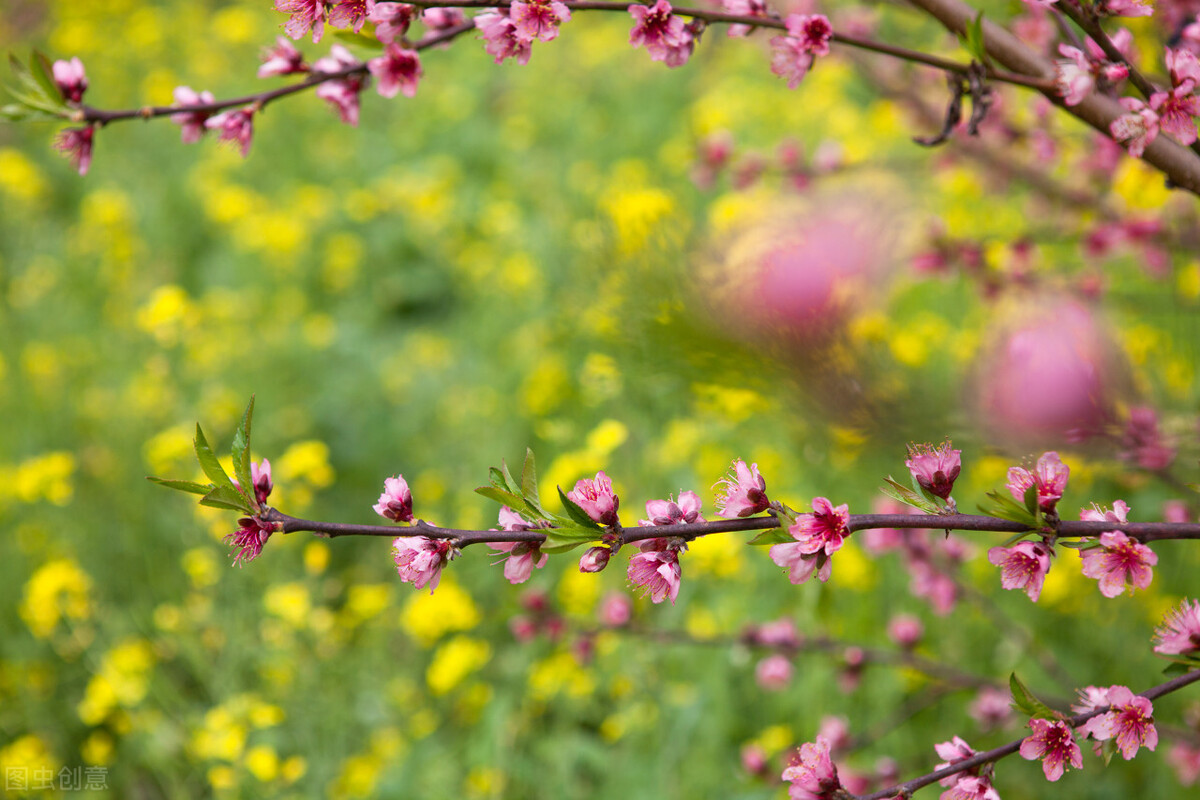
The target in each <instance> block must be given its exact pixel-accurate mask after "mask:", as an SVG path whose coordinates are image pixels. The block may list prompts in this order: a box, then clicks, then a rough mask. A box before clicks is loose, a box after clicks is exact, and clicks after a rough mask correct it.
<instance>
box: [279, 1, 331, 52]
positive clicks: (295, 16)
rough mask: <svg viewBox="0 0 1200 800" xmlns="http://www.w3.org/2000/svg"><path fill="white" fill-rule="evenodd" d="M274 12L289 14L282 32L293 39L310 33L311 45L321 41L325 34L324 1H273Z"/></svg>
mask: <svg viewBox="0 0 1200 800" xmlns="http://www.w3.org/2000/svg"><path fill="white" fill-rule="evenodd" d="M275 10H276V11H281V12H283V13H284V14H291V15H292V16H291V19H289V20H288V21H287V23H286V24H285V25H284V26H283V31H284V33H286V34H287V35H288V36H290V37H292V38H293V39H299V38H300V37H301V36H303V35H304V34H306V33H308V32H309V31H310V30H311V31H312V40H313V44H316V43H317V42H319V41H321V36H322V34H324V32H325V0H275Z"/></svg>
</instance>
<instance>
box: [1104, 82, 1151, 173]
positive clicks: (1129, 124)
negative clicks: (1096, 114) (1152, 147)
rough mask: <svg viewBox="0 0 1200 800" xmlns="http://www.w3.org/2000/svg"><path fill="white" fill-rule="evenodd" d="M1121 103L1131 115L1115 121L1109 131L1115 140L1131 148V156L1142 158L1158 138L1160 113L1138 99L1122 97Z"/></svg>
mask: <svg viewBox="0 0 1200 800" xmlns="http://www.w3.org/2000/svg"><path fill="white" fill-rule="evenodd" d="M1120 103H1121V105H1122V106H1123V107H1124V108H1125V110H1126V111H1128V112H1129V113H1128V114H1122V115H1121V116H1119V117H1117V118H1116V119H1115V120H1113V123H1112V125H1110V126H1109V127H1108V130H1109V132H1110V133H1112V137H1113V138H1114V139H1116V140H1117V141H1118V142H1120V143H1121V144H1123V145H1125V146H1126V147H1128V148H1129V155H1131V156H1133V157H1134V158H1141V157H1142V153H1144V152H1145V151H1146V147H1148V146H1149V144H1150V143H1151V142H1153V141H1154V139H1155V138H1156V137H1157V136H1158V128H1159V120H1158V113H1157V112H1156V111H1155V110H1154V109H1152V108H1150V106H1148V105H1146V104H1145V103H1143V102H1142V101H1141V100H1138V99H1137V98H1136V97H1122V98H1121V100H1120Z"/></svg>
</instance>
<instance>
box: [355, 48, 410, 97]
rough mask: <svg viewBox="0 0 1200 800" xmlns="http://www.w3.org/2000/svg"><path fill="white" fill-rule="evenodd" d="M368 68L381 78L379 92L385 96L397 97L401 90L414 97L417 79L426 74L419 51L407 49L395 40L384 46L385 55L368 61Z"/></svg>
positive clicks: (405, 94)
mask: <svg viewBox="0 0 1200 800" xmlns="http://www.w3.org/2000/svg"><path fill="white" fill-rule="evenodd" d="M367 69H369V70H371V74H372V75H374V76H375V77H376V78H377V79H378V80H379V87H378V89H379V94H381V95H383V96H384V97H395V96H396V95H397V94H398V93H399V92H404V96H405V97H414V96H415V95H416V94H417V81H418V80H419V79H420V78H421V75H423V74H424V70H423V69H422V68H421V57H420V56H418V55H417V51H416V50H406V49H405V48H403V47H401V46H400V45H398V44H396V43H395V42H392V43H391V44H389V45H387V46H385V47H384V49H383V55H381V56H379V57H378V58H372V59H371V60H370V61H368V62H367Z"/></svg>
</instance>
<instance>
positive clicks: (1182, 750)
mask: <svg viewBox="0 0 1200 800" xmlns="http://www.w3.org/2000/svg"><path fill="white" fill-rule="evenodd" d="M1167 763H1168V764H1170V765H1171V767H1172V768H1173V769H1174V770H1175V777H1176V778H1178V779H1179V782H1180V783H1181V784H1183V785H1184V786H1191V785H1192V784H1193V783H1196V782H1197V781H1200V747H1196V746H1194V745H1191V744H1188V743H1187V742H1175V743H1174V744H1173V745H1171V749H1170V750H1168V751H1167Z"/></svg>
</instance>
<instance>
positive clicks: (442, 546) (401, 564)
mask: <svg viewBox="0 0 1200 800" xmlns="http://www.w3.org/2000/svg"><path fill="white" fill-rule="evenodd" d="M453 549H454V548H453V546H452V545H451V544H450V541H449V540H448V539H430V538H429V537H428V536H397V537H396V540H395V541H393V542H392V557H393V558H394V559H395V561H396V570H397V571H398V572H399V573H400V580H402V581H404V582H405V583H411V584H412V585H413V586H414V587H416V588H417V589H424V588H425V586H426V585H428V586H429V593H430V594H433V590H434V589H436V588H437V585H438V581H440V580H441V578H442V567H444V566H446V562H447V561H449V560H450V558H451V555H452V551H453Z"/></svg>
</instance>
